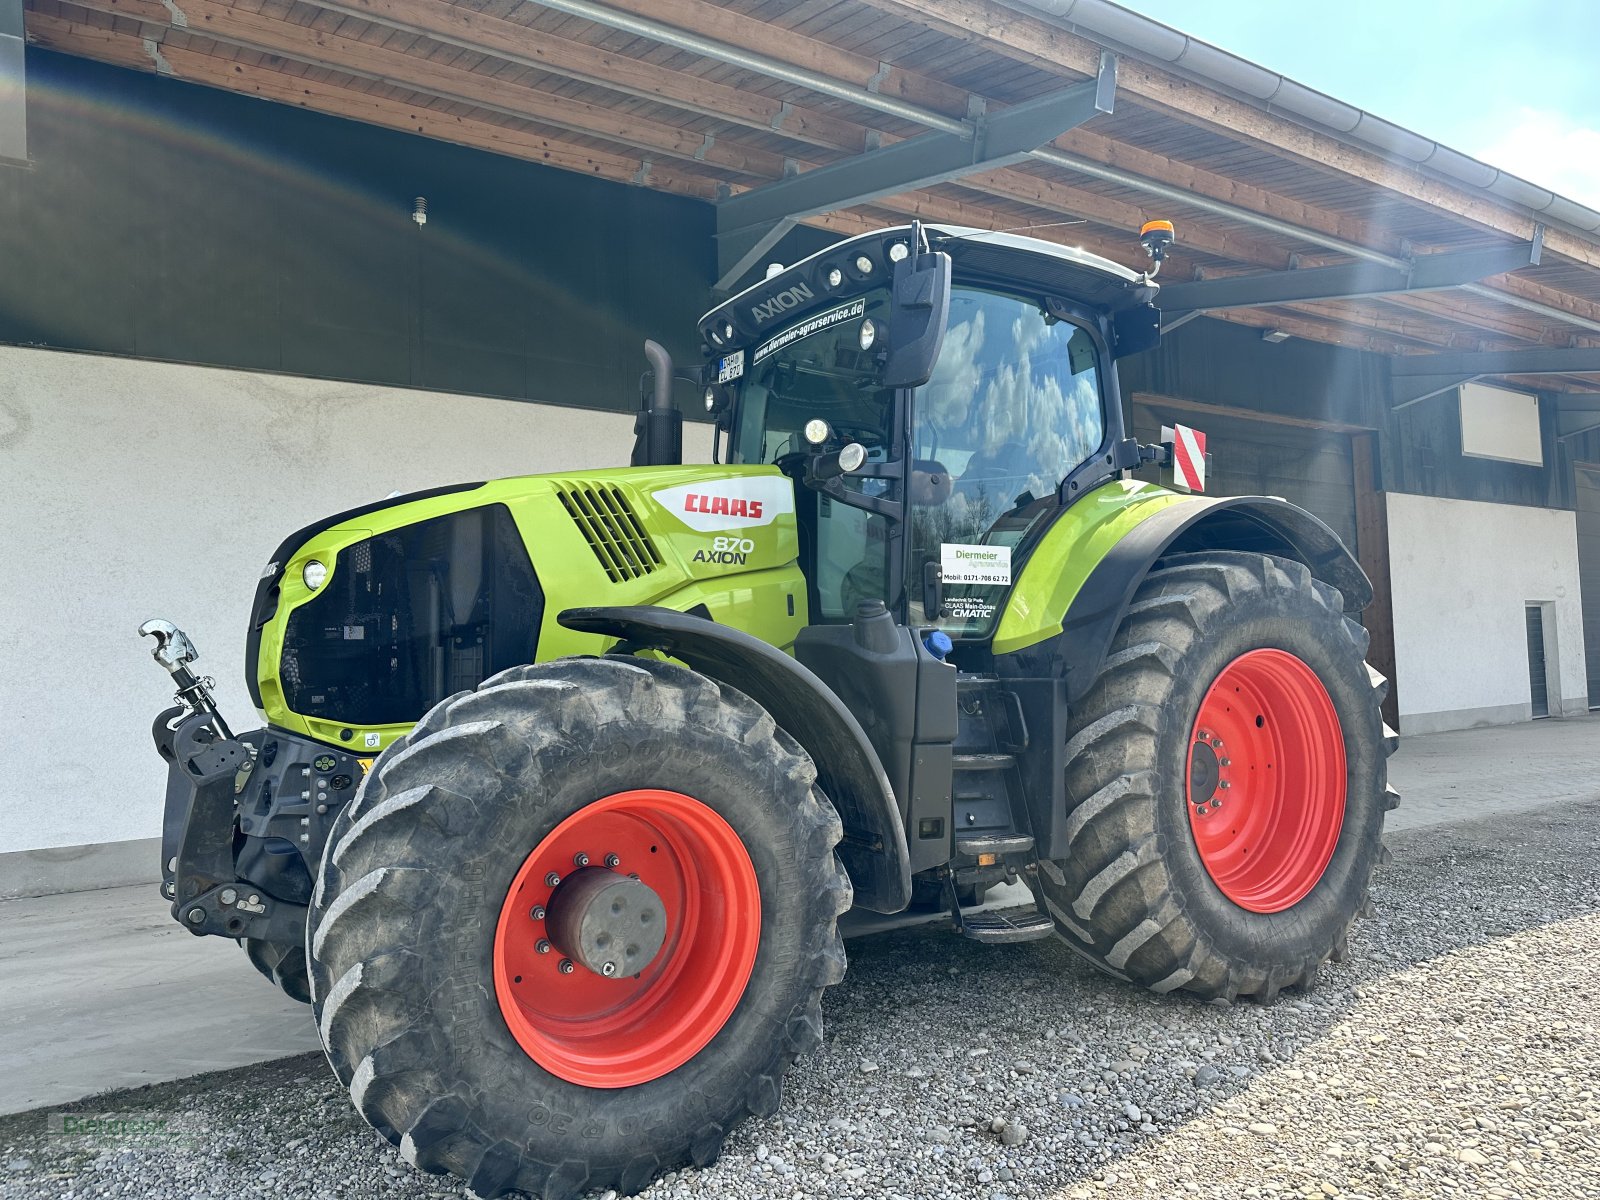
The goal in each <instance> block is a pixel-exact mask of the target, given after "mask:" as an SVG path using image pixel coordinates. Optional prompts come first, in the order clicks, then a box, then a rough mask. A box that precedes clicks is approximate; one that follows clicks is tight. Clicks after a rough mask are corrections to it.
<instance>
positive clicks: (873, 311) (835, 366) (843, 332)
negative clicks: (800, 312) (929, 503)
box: [733, 291, 894, 463]
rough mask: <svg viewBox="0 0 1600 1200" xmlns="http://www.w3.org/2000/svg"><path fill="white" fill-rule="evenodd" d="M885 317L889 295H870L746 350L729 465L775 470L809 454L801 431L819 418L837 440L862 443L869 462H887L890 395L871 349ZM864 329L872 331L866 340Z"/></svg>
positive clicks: (883, 325)
mask: <svg viewBox="0 0 1600 1200" xmlns="http://www.w3.org/2000/svg"><path fill="white" fill-rule="evenodd" d="M888 318H889V295H888V293H887V292H884V291H877V292H870V293H868V294H867V295H865V296H859V297H857V298H855V299H853V300H850V301H848V302H846V303H844V304H841V305H839V306H837V307H836V308H832V309H829V310H827V311H826V312H821V313H816V314H813V315H812V316H810V317H807V318H806V319H805V320H803V321H800V322H798V323H796V324H795V325H792V326H790V327H789V328H787V329H782V330H779V331H777V332H776V333H774V334H773V335H772V336H770V337H768V338H767V339H766V340H765V341H762V342H758V343H757V344H756V345H755V346H754V347H752V348H751V349H750V350H748V351H746V354H747V355H748V356H749V364H748V365H747V367H746V368H745V377H744V386H743V388H742V390H741V392H740V397H739V410H740V411H739V421H738V430H739V433H738V437H739V440H738V443H737V444H736V446H735V448H734V453H733V460H734V461H735V462H745V463H775V462H777V461H778V460H779V459H780V458H782V457H783V456H784V455H786V454H794V453H797V452H801V451H806V450H809V449H810V447H809V446H808V445H807V443H806V441H805V438H804V437H803V436H802V434H801V430H802V429H804V428H805V424H806V422H807V421H810V420H814V419H815V418H818V417H821V418H822V419H823V420H824V421H827V422H828V424H829V425H830V426H831V427H832V429H833V431H834V433H835V435H836V436H837V438H838V439H839V440H840V441H845V442H848V441H855V442H860V443H861V444H862V445H863V446H865V447H866V448H867V450H868V452H869V456H871V457H874V458H879V459H881V458H882V457H884V453H885V452H886V451H887V448H888V445H889V442H890V439H891V426H892V423H893V420H894V393H893V392H892V391H888V390H886V389H884V388H882V387H880V386H879V385H878V377H879V369H878V365H877V362H876V359H875V358H874V354H873V350H872V347H873V345H874V344H875V342H876V339H877V337H878V334H879V332H880V331H881V330H883V329H884V328H885V327H886V326H887V324H888ZM868 325H870V327H871V330H872V332H871V334H870V335H869V336H868V337H867V338H865V339H864V338H863V334H862V330H863V328H864V327H866V326H868ZM863 340H866V341H867V346H866V347H865V348H863V346H862V342H863ZM874 451H876V452H877V453H875V454H874V453H873V452H874Z"/></svg>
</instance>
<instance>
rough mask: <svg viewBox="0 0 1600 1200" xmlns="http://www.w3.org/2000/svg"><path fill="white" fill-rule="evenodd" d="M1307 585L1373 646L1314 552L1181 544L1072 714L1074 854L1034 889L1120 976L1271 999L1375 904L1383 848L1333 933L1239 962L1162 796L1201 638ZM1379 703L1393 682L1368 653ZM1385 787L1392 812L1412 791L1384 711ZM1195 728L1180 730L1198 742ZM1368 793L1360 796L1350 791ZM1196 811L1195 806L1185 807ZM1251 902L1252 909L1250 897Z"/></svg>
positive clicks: (1382, 797) (1153, 578) (1211, 993)
mask: <svg viewBox="0 0 1600 1200" xmlns="http://www.w3.org/2000/svg"><path fill="white" fill-rule="evenodd" d="M1262 592H1269V593H1271V592H1279V593H1290V592H1298V593H1301V594H1302V596H1310V597H1313V598H1314V600H1315V603H1316V605H1318V606H1320V607H1321V608H1322V609H1323V610H1325V618H1324V619H1325V621H1326V623H1327V624H1328V625H1329V626H1330V627H1336V628H1338V629H1339V630H1341V631H1342V635H1343V637H1344V638H1345V639H1346V640H1347V641H1348V643H1349V645H1348V650H1349V653H1351V654H1353V655H1356V656H1359V657H1361V658H1364V656H1365V653H1366V650H1367V642H1368V637H1367V633H1366V630H1364V629H1363V628H1362V627H1361V626H1360V625H1359V624H1358V623H1356V622H1355V621H1352V620H1350V619H1349V618H1348V617H1346V616H1344V615H1343V599H1342V597H1341V596H1340V594H1339V592H1338V591H1337V590H1336V589H1334V588H1332V587H1330V586H1328V585H1327V584H1325V583H1323V582H1321V581H1320V580H1317V579H1315V578H1314V577H1313V576H1312V575H1311V572H1310V571H1309V570H1308V569H1307V568H1306V567H1305V566H1304V565H1303V564H1301V563H1298V562H1294V561H1290V560H1285V559H1280V558H1276V557H1272V556H1268V555H1262V554H1244V553H1232V552H1221V551H1216V552H1207V553H1205V554H1195V555H1181V556H1173V557H1171V558H1168V559H1166V560H1163V561H1162V562H1161V563H1159V564H1158V565H1157V567H1156V569H1154V570H1152V571H1151V572H1150V574H1149V576H1147V578H1146V579H1145V581H1144V583H1143V584H1142V585H1141V586H1140V588H1139V590H1138V592H1137V593H1136V594H1135V597H1134V600H1133V602H1132V604H1131V605H1130V607H1129V610H1128V613H1127V615H1126V617H1125V618H1124V620H1123V624H1122V626H1121V628H1120V629H1119V631H1118V633H1117V635H1116V637H1115V638H1114V639H1113V642H1112V645H1111V648H1110V652H1109V653H1108V655H1107V657H1106V660H1105V662H1104V663H1103V664H1102V666H1101V669H1100V672H1099V674H1098V676H1097V678H1096V680H1095V682H1094V683H1093V684H1092V685H1091V687H1090V688H1089V689H1088V691H1087V693H1086V694H1085V697H1084V699H1083V701H1082V703H1081V704H1080V705H1079V706H1078V708H1077V711H1075V712H1074V713H1073V714H1072V717H1071V719H1070V720H1069V725H1068V749H1067V768H1066V769H1067V796H1068V806H1069V813H1068V816H1067V822H1066V826H1065V829H1066V833H1067V841H1068V853H1067V855H1066V856H1065V857H1064V858H1062V859H1059V860H1056V861H1054V862H1051V861H1042V862H1041V863H1040V864H1039V866H1040V870H1039V871H1038V873H1037V876H1036V879H1035V883H1034V888H1035V892H1036V895H1037V898H1038V899H1039V901H1040V904H1041V907H1042V908H1043V909H1044V911H1045V912H1047V913H1048V914H1049V915H1050V916H1051V917H1052V918H1053V920H1054V921H1055V924H1056V930H1057V934H1058V937H1059V938H1060V940H1061V941H1062V942H1063V943H1065V944H1066V945H1067V946H1068V947H1069V948H1070V949H1072V950H1074V951H1075V952H1077V953H1078V954H1080V955H1082V956H1083V957H1085V958H1087V959H1089V960H1090V961H1091V962H1093V963H1094V964H1095V965H1097V966H1098V967H1100V968H1101V969H1102V970H1104V971H1106V972H1107V973H1109V974H1111V975H1114V976H1116V977H1117V978H1119V979H1125V980H1131V981H1133V982H1135V983H1139V984H1142V985H1144V986H1146V987H1149V988H1151V989H1152V990H1154V991H1157V992H1169V991H1174V990H1177V989H1184V990H1187V991H1190V992H1193V993H1195V994H1197V995H1199V996H1200V997H1202V998H1205V999H1218V998H1220V999H1223V1000H1226V1001H1229V1002H1231V1001H1233V1000H1235V999H1238V998H1240V997H1245V996H1249V997H1254V998H1256V999H1258V1000H1261V1001H1263V1002H1267V1003H1270V1002H1271V1001H1272V1000H1273V999H1275V998H1276V996H1277V993H1278V991H1279V990H1280V989H1281V988H1283V987H1285V986H1291V985H1293V986H1298V987H1301V988H1305V989H1309V988H1310V987H1311V986H1312V985H1313V984H1314V982H1315V979H1316V974H1317V970H1318V968H1319V967H1320V965H1321V964H1322V962H1323V961H1325V960H1326V959H1328V958H1329V957H1333V958H1336V959H1337V958H1339V957H1342V956H1343V954H1344V952H1345V945H1346V941H1347V938H1348V929H1349V924H1350V921H1353V920H1354V917H1355V916H1356V915H1359V912H1360V911H1361V910H1365V909H1366V908H1367V907H1368V906H1369V891H1368V877H1367V872H1370V867H1371V865H1372V862H1374V861H1376V860H1378V859H1379V858H1380V857H1381V849H1380V848H1379V847H1377V846H1376V845H1375V846H1373V847H1372V848H1371V851H1370V852H1369V853H1368V855H1367V857H1368V859H1369V861H1368V862H1367V864H1366V866H1365V868H1364V869H1363V870H1362V871H1361V872H1360V879H1359V903H1358V904H1357V905H1355V908H1356V910H1357V911H1354V912H1351V913H1350V916H1349V920H1346V921H1345V922H1343V924H1342V925H1341V926H1340V928H1338V929H1337V930H1336V931H1335V932H1334V933H1333V934H1332V935H1331V936H1329V937H1327V938H1326V939H1325V941H1326V944H1319V945H1315V946H1308V947H1307V948H1306V949H1305V951H1304V953H1302V954H1300V955H1299V956H1298V958H1297V960H1296V961H1294V962H1290V963H1282V962H1279V963H1273V964H1270V965H1267V966H1251V965H1247V964H1242V963H1241V962H1239V961H1238V960H1237V958H1235V959H1234V960H1233V961H1230V960H1229V959H1228V958H1227V957H1225V956H1224V955H1223V954H1221V953H1219V952H1218V950H1217V948H1216V946H1215V945H1214V944H1213V942H1212V939H1211V938H1210V937H1209V936H1208V933H1207V929H1206V927H1205V922H1204V921H1203V920H1197V919H1196V915H1195V912H1194V911H1193V910H1194V908H1195V906H1194V905H1193V904H1191V903H1187V902H1186V898H1185V896H1184V895H1183V894H1182V892H1181V889H1179V888H1176V887H1175V886H1174V883H1173V879H1172V878H1171V876H1170V872H1169V864H1168V862H1167V859H1166V854H1167V852H1168V851H1167V848H1166V847H1164V846H1163V845H1162V844H1161V842H1160V838H1159V837H1158V833H1157V831H1158V828H1159V822H1158V820H1157V811H1156V810H1157V805H1158V804H1159V803H1160V802H1161V788H1160V782H1161V781H1160V778H1159V773H1158V769H1157V764H1158V761H1159V758H1158V751H1159V746H1158V742H1159V741H1160V740H1161V739H1162V738H1163V737H1171V736H1173V734H1174V730H1173V729H1172V728H1169V727H1168V725H1167V724H1166V714H1165V713H1164V711H1163V710H1164V707H1165V705H1166V701H1167V699H1168V696H1169V695H1170V693H1171V691H1172V689H1173V687H1174V686H1175V681H1176V679H1177V675H1178V672H1179V669H1180V664H1182V662H1183V661H1184V659H1185V657H1186V655H1187V654H1188V653H1189V651H1190V650H1191V649H1192V648H1194V647H1195V646H1197V645H1198V644H1200V643H1202V642H1204V641H1205V640H1206V639H1207V637H1208V635H1209V634H1210V631H1211V630H1212V629H1213V627H1214V626H1215V624H1216V622H1217V621H1218V619H1219V616H1220V615H1221V614H1223V613H1224V611H1225V610H1227V609H1228V608H1229V607H1230V606H1231V605H1233V604H1235V603H1236V602H1238V601H1239V600H1240V599H1241V598H1244V597H1247V596H1250V595H1252V594H1258V593H1262ZM1365 670H1366V678H1367V680H1368V683H1369V685H1370V689H1371V704H1372V706H1373V709H1374V712H1375V711H1376V709H1377V706H1378V705H1380V704H1381V703H1382V700H1383V697H1384V695H1385V694H1386V693H1387V690H1388V683H1387V681H1386V680H1385V679H1384V678H1383V676H1382V675H1381V674H1379V672H1377V671H1376V670H1375V669H1373V668H1372V667H1371V665H1370V664H1367V665H1366V667H1365ZM1374 724H1375V727H1377V728H1381V730H1382V742H1383V746H1382V750H1381V752H1380V753H1379V754H1378V755H1377V756H1376V760H1377V764H1378V765H1377V774H1378V780H1377V792H1376V795H1375V796H1373V797H1372V798H1370V800H1369V801H1367V802H1369V803H1372V804H1374V805H1376V807H1377V809H1378V822H1379V827H1380V829H1381V819H1382V813H1383V812H1384V811H1387V810H1389V809H1392V808H1394V807H1395V805H1396V804H1398V802H1399V796H1398V794H1397V793H1395V791H1394V789H1393V788H1391V787H1389V786H1388V784H1387V781H1386V778H1385V777H1386V774H1387V772H1386V767H1385V765H1384V759H1385V758H1386V757H1387V755H1388V754H1390V753H1392V752H1393V750H1394V748H1395V745H1396V744H1398V738H1397V737H1395V735H1394V733H1393V731H1392V730H1390V729H1389V728H1388V727H1387V726H1386V725H1382V722H1381V718H1378V719H1377V720H1376V721H1375V723H1374ZM1188 733H1189V731H1188V729H1187V728H1186V727H1185V728H1182V729H1181V730H1178V731H1176V736H1178V737H1181V738H1183V739H1184V740H1185V742H1186V741H1187V738H1188ZM1360 802H1362V798H1360V797H1355V796H1352V797H1350V798H1349V799H1348V800H1347V803H1349V804H1355V803H1360ZM1185 819H1186V818H1185ZM1241 911H1242V910H1241Z"/></svg>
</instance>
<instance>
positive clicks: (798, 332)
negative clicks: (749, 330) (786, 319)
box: [750, 299, 867, 366]
mask: <svg viewBox="0 0 1600 1200" xmlns="http://www.w3.org/2000/svg"><path fill="white" fill-rule="evenodd" d="M866 311H867V302H866V300H864V299H863V300H852V301H851V302H850V303H849V304H841V305H840V306H839V307H838V308H830V309H829V310H828V311H827V312H825V313H818V314H817V315H816V316H814V317H807V318H806V319H805V320H804V321H801V322H800V324H798V325H793V326H791V327H790V328H788V329H785V330H784V331H783V332H782V333H780V334H777V335H776V336H774V337H770V338H768V339H767V340H766V341H764V342H762V343H761V345H759V346H757V347H756V352H755V353H754V354H752V355H751V356H750V363H751V365H752V366H753V365H755V364H756V363H758V362H760V361H761V360H762V359H763V358H765V357H766V356H767V355H769V354H771V353H772V352H773V351H774V350H782V349H783V348H784V347H785V346H788V345H792V344H793V343H795V342H798V341H799V340H800V339H801V338H807V337H810V336H811V335H812V334H813V333H821V332H822V331H823V330H824V329H832V328H833V327H834V326H835V325H837V324H839V323H840V322H841V321H848V320H850V319H852V318H854V317H859V316H861V315H862V314H863V313H865V312H866Z"/></svg>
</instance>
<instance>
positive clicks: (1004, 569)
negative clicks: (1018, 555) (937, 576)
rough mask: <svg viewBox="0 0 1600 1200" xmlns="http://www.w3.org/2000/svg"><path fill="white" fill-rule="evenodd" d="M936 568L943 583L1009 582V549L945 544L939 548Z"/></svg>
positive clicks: (1005, 547) (1002, 583)
mask: <svg viewBox="0 0 1600 1200" xmlns="http://www.w3.org/2000/svg"><path fill="white" fill-rule="evenodd" d="M939 565H940V566H941V567H942V568H943V569H944V581H945V582H946V583H977V584H998V585H1000V586H1002V587H1003V586H1005V585H1007V584H1009V583H1010V582H1011V547H1010V546H963V545H958V544H954V543H951V542H945V543H944V544H942V545H941V546H940V547H939Z"/></svg>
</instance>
